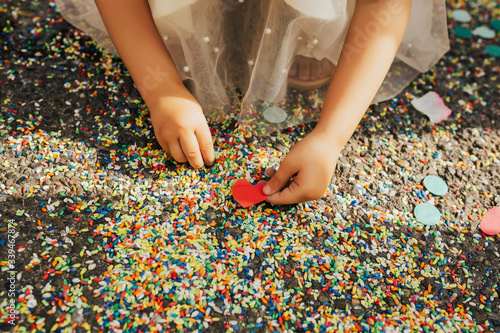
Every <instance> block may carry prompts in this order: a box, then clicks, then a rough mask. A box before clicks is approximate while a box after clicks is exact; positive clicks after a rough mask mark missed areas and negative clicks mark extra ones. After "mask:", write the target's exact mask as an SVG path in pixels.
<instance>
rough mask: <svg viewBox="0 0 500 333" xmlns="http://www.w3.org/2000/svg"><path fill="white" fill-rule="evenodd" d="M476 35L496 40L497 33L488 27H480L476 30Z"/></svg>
mask: <svg viewBox="0 0 500 333" xmlns="http://www.w3.org/2000/svg"><path fill="white" fill-rule="evenodd" d="M474 34H476V35H478V36H479V37H481V38H484V39H492V38H495V36H496V33H495V31H493V30H491V29H490V28H488V27H479V28H476V29H474Z"/></svg>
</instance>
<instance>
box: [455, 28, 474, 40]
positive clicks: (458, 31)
mask: <svg viewBox="0 0 500 333" xmlns="http://www.w3.org/2000/svg"><path fill="white" fill-rule="evenodd" d="M453 32H454V33H455V35H457V37H460V38H469V37H471V36H472V31H470V30H469V29H467V28H464V27H456V28H455V29H453Z"/></svg>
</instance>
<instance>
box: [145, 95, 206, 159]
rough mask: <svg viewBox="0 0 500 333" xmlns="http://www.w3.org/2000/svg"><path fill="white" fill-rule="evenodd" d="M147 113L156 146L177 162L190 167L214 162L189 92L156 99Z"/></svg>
mask: <svg viewBox="0 0 500 333" xmlns="http://www.w3.org/2000/svg"><path fill="white" fill-rule="evenodd" d="M152 104H153V103H152ZM150 113H151V122H152V123H153V128H154V130H155V136H156V139H157V140H158V143H159V144H160V145H161V146H162V148H163V149H164V150H165V151H166V152H167V153H170V154H172V156H173V158H174V159H175V160H176V161H177V162H181V163H183V162H187V161H189V164H191V166H192V167H194V168H201V167H203V165H204V164H206V165H212V164H213V163H214V147H213V144H212V136H211V134H210V129H209V128H208V125H207V121H206V119H205V116H204V115H203V110H202V108H201V106H200V104H199V103H198V102H197V101H196V100H195V99H194V97H193V96H192V95H191V94H190V93H189V92H187V91H182V90H181V91H180V92H179V93H176V94H170V93H169V95H168V96H162V97H160V98H158V99H157V100H156V102H155V103H154V104H153V105H152V107H151V108H150Z"/></svg>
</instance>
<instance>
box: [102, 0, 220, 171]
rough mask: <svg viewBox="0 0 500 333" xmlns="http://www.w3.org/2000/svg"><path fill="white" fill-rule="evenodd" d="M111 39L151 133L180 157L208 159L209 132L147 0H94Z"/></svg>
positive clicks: (182, 159) (191, 160)
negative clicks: (148, 117)
mask: <svg viewBox="0 0 500 333" xmlns="http://www.w3.org/2000/svg"><path fill="white" fill-rule="evenodd" d="M95 3H96V5H97V7H98V8H99V12H100V14H101V17H102V19H103V21H104V23H105V25H106V29H107V30H108V33H109V35H110V36H111V39H112V40H113V43H114V45H115V47H116V49H117V50H118V53H119V54H120V57H121V58H122V60H123V62H124V63H125V65H126V66H127V69H128V70H129V72H130V74H131V75H132V78H133V80H134V82H135V84H136V86H137V88H138V89H139V92H140V93H141V96H142V97H143V98H144V101H145V102H146V104H147V106H148V108H149V111H150V114H151V121H152V123H153V127H154V130H155V136H156V139H157V140H158V142H159V143H160V145H161V146H162V147H163V149H165V151H167V152H169V153H171V154H172V156H173V157H174V158H175V160H176V161H178V162H186V161H189V163H190V164H191V165H192V166H193V167H196V168H199V167H202V166H203V164H204V163H206V164H212V163H213V161H214V151H213V145H212V137H211V135H210V129H209V128H208V125H207V122H206V119H205V117H204V115H203V110H202V109H201V107H200V105H199V103H198V102H197V101H196V100H195V99H194V97H193V96H192V95H191V94H190V93H189V91H187V89H186V88H185V87H184V85H183V83H182V80H181V78H180V77H179V74H178V73H177V69H176V67H175V65H174V64H173V62H172V59H171V58H170V55H169V53H168V51H167V49H166V48H165V45H164V43H163V40H162V38H161V36H160V34H159V33H158V31H157V30H156V26H155V24H154V20H153V17H152V15H151V10H150V8H149V4H148V1H147V0H95Z"/></svg>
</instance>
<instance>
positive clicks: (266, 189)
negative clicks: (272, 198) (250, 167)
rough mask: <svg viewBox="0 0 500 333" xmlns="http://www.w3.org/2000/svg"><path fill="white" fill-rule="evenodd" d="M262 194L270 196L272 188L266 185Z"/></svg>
mask: <svg viewBox="0 0 500 333" xmlns="http://www.w3.org/2000/svg"><path fill="white" fill-rule="evenodd" d="M262 193H264V194H265V195H270V194H271V188H270V187H269V185H267V184H266V185H265V186H264V187H263V188H262Z"/></svg>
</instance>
